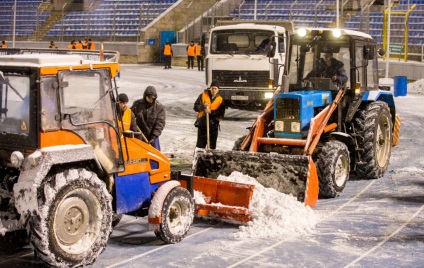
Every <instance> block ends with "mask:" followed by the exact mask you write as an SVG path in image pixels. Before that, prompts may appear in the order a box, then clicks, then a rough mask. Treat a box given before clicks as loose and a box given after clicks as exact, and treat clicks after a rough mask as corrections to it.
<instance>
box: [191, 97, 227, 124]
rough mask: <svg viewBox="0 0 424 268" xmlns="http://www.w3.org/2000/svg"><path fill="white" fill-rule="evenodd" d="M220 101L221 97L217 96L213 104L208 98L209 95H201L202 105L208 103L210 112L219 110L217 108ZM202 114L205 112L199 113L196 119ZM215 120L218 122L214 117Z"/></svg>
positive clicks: (217, 118)
mask: <svg viewBox="0 0 424 268" xmlns="http://www.w3.org/2000/svg"><path fill="white" fill-rule="evenodd" d="M222 101H223V99H222V97H221V96H217V97H216V98H215V100H214V101H213V102H211V98H210V97H209V94H208V93H207V92H203V94H202V103H203V104H205V103H207V102H209V103H210V104H209V105H210V106H209V108H210V109H211V111H214V110H217V109H218V108H219V106H221V103H222ZM204 113H205V111H200V112H199V113H198V114H197V118H201V117H202V116H203V114H204ZM215 119H216V120H217V121H219V117H215Z"/></svg>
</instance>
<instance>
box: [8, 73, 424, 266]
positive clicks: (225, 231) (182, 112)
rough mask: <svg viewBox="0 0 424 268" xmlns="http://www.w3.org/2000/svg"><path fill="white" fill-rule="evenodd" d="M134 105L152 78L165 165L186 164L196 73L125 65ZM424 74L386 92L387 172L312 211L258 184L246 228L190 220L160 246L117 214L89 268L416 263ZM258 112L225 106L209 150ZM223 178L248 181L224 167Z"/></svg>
mask: <svg viewBox="0 0 424 268" xmlns="http://www.w3.org/2000/svg"><path fill="white" fill-rule="evenodd" d="M118 85H119V87H120V88H119V90H120V92H125V93H127V94H128V96H129V98H130V102H133V101H134V100H136V99H137V98H141V97H142V95H143V91H144V89H145V88H146V87H147V86H148V85H153V86H155V87H156V89H157V91H158V100H159V101H160V102H162V103H163V104H164V105H165V107H166V112H167V120H166V124H167V125H166V126H165V130H164V132H163V134H162V136H161V137H160V140H161V146H162V151H163V152H165V154H166V155H167V156H168V157H170V159H171V160H172V162H173V163H174V165H177V164H179V163H190V162H191V159H192V156H193V150H194V147H195V143H196V133H197V132H196V128H195V127H194V126H193V123H194V120H195V117H196V113H195V112H194V111H193V109H192V107H193V103H194V101H195V99H196V98H197V96H198V94H200V93H201V92H202V90H203V89H204V88H205V85H204V72H198V71H197V70H187V69H185V68H178V67H175V68H173V69H171V70H164V69H163V68H162V66H148V65H142V66H139V65H128V66H123V67H122V73H121V78H120V81H119V83H118ZM423 93H424V79H423V80H420V81H418V82H415V83H414V84H409V85H408V94H409V95H408V96H406V97H398V98H396V99H395V101H396V105H397V113H398V114H401V116H402V127H401V139H400V144H399V146H398V147H397V148H396V149H395V150H394V151H393V153H392V158H391V164H390V166H389V170H388V172H387V173H386V175H385V176H384V177H383V178H381V179H378V180H372V181H368V180H351V181H349V182H348V184H347V186H346V188H345V190H344V192H343V193H342V194H341V196H340V197H338V198H334V199H320V200H319V201H318V204H317V206H316V208H315V209H313V210H312V209H310V208H305V207H304V206H301V205H300V204H299V203H298V202H296V201H295V200H294V199H293V198H290V197H289V196H286V195H283V194H281V193H278V192H276V191H273V190H272V189H266V188H263V187H262V188H261V187H260V185H259V186H257V189H256V191H255V195H254V197H253V203H254V205H253V206H254V210H253V212H252V213H253V216H254V219H255V220H254V221H253V222H252V223H251V224H249V225H248V226H243V227H240V226H236V225H231V224H228V223H223V222H217V221H209V220H201V219H197V220H196V221H195V223H194V225H193V227H192V228H191V230H190V231H189V234H188V236H187V237H186V238H185V239H184V240H183V241H182V242H180V243H178V244H174V245H165V244H163V243H162V242H161V241H160V240H158V239H157V238H156V237H155V235H154V234H153V233H152V232H150V231H148V226H147V221H146V219H145V218H134V217H129V216H124V218H123V220H122V221H121V223H120V224H119V225H118V226H117V227H116V228H115V230H114V232H113V233H112V236H111V238H110V240H109V243H108V247H107V248H106V250H105V252H104V253H103V254H102V255H100V257H99V259H98V260H97V262H96V263H95V264H94V265H93V267H236V266H237V267H383V266H385V267H421V266H422V260H423V259H424V227H423V223H424V211H423V210H424V205H423V204H424V191H423V189H424V178H423V175H424V156H423V153H422V148H423V140H424V138H423V135H422V133H423V130H424V113H423V111H424V106H423V101H424V95H423ZM257 115H258V112H246V111H239V110H232V109H228V110H227V114H226V117H225V120H223V121H222V125H221V132H220V133H219V137H218V146H217V147H218V149H222V150H231V148H232V147H233V144H234V141H235V140H236V139H237V138H238V137H241V136H242V135H244V134H245V133H246V128H247V127H249V126H251V124H252V123H253V122H254V120H255V118H256V116H257ZM228 179H229V180H236V179H244V180H253V178H250V177H247V176H244V175H242V174H233V175H232V176H230V177H229V178H228ZM32 256H33V253H32V251H31V250H30V249H29V248H25V249H23V250H22V251H19V252H15V253H10V254H6V255H1V254H0V267H42V264H41V263H40V262H38V261H37V260H34V259H33V257H32Z"/></svg>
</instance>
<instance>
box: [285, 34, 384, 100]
mask: <svg viewBox="0 0 424 268" xmlns="http://www.w3.org/2000/svg"><path fill="white" fill-rule="evenodd" d="M375 47H376V43H375V41H373V40H372V38H371V36H369V35H368V34H365V33H361V32H357V31H350V30H340V29H316V28H312V29H299V30H298V31H297V32H296V33H294V34H293V35H292V37H291V43H290V58H289V62H288V64H289V70H290V74H289V76H290V82H289V84H290V87H289V91H296V90H304V89H308V90H310V89H325V90H331V91H337V90H338V89H346V93H348V92H349V90H351V89H355V88H362V89H363V90H365V89H367V90H373V89H375V90H377V89H378V76H377V57H376V56H375V52H376V49H375ZM329 62H331V64H329ZM340 72H343V76H344V77H343V79H341V78H340V76H341V73H340ZM335 76H338V77H336V78H335ZM352 94H353V93H352ZM352 96H353V95H352Z"/></svg>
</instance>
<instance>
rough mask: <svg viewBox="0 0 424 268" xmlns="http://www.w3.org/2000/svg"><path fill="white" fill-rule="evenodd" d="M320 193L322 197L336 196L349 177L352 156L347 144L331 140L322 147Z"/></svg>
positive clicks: (319, 160)
mask: <svg viewBox="0 0 424 268" xmlns="http://www.w3.org/2000/svg"><path fill="white" fill-rule="evenodd" d="M317 169H318V179H319V193H320V195H321V196H322V197H336V196H338V195H339V194H340V193H341V192H342V191H343V189H344V188H345V186H346V182H347V181H348V179H349V170H350V157H349V150H348V148H347V146H346V144H344V143H342V142H340V141H335V140H334V141H329V142H327V143H326V144H325V145H324V147H323V148H322V151H321V153H320V154H319V158H318V162H317Z"/></svg>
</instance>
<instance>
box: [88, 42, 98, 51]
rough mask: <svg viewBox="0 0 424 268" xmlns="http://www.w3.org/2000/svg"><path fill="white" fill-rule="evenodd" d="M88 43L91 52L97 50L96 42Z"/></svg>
mask: <svg viewBox="0 0 424 268" xmlns="http://www.w3.org/2000/svg"><path fill="white" fill-rule="evenodd" d="M88 43H90V50H95V49H96V48H95V47H96V45H95V44H94V42H93V41H90V42H88Z"/></svg>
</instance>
